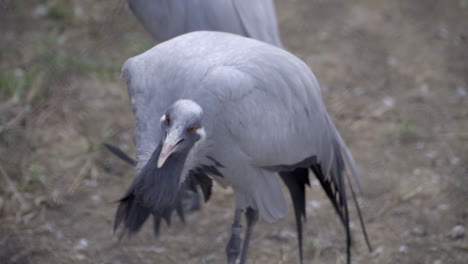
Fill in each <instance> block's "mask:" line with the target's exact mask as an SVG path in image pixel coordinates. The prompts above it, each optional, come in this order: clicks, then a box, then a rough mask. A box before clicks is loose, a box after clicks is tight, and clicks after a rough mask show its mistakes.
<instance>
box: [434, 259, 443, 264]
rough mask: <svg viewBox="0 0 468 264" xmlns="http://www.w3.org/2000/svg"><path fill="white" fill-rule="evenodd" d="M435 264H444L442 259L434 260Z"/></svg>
mask: <svg viewBox="0 0 468 264" xmlns="http://www.w3.org/2000/svg"><path fill="white" fill-rule="evenodd" d="M433 264H442V260H440V259H438V260H435V261H434V262H433Z"/></svg>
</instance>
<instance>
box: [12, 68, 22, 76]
mask: <svg viewBox="0 0 468 264" xmlns="http://www.w3.org/2000/svg"><path fill="white" fill-rule="evenodd" d="M13 75H15V77H16V78H21V77H23V76H24V70H23V69H21V68H15V70H14V71H13Z"/></svg>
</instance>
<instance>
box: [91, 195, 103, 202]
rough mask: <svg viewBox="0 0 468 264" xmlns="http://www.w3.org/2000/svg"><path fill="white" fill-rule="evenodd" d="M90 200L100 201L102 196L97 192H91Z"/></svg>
mask: <svg viewBox="0 0 468 264" xmlns="http://www.w3.org/2000/svg"><path fill="white" fill-rule="evenodd" d="M91 200H92V201H93V202H100V201H102V197H101V195H99V194H93V195H91Z"/></svg>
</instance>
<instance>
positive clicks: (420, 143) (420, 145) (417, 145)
mask: <svg viewBox="0 0 468 264" xmlns="http://www.w3.org/2000/svg"><path fill="white" fill-rule="evenodd" d="M425 146H426V144H425V143H424V142H418V143H416V149H417V150H423V149H424V147H425Z"/></svg>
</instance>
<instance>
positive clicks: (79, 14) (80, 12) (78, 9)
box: [73, 6, 85, 18]
mask: <svg viewBox="0 0 468 264" xmlns="http://www.w3.org/2000/svg"><path fill="white" fill-rule="evenodd" d="M73 14H74V15H75V17H76V18H83V17H84V15H85V12H84V9H83V7H81V6H75V8H73Z"/></svg>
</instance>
